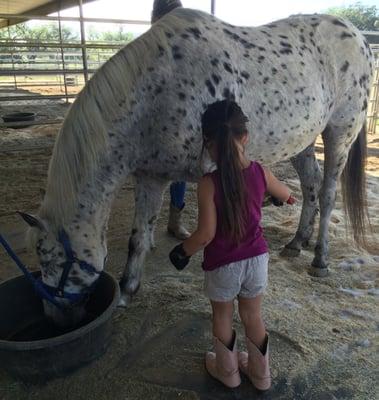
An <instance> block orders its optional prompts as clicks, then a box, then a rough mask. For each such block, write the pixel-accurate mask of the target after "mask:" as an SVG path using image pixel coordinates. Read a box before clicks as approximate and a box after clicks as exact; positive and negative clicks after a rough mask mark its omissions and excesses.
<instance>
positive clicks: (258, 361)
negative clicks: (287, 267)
mask: <svg viewBox="0 0 379 400" xmlns="http://www.w3.org/2000/svg"><path fill="white" fill-rule="evenodd" d="M262 297H263V295H259V296H257V297H254V298H246V297H245V298H243V297H240V298H239V299H238V306H239V314H240V316H241V319H242V322H243V325H244V327H245V333H246V346H247V350H248V352H247V353H246V352H244V351H242V352H240V353H239V357H238V358H239V366H240V369H241V371H242V372H243V373H244V374H245V375H247V376H248V377H249V379H250V380H251V382H252V383H253V385H254V386H255V387H256V388H257V389H259V390H268V389H269V388H270V386H271V375H270V366H269V354H268V353H269V346H268V336H267V335H266V330H265V326H264V323H263V320H262V316H261V304H262Z"/></svg>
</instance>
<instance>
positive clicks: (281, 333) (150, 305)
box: [0, 103, 379, 400]
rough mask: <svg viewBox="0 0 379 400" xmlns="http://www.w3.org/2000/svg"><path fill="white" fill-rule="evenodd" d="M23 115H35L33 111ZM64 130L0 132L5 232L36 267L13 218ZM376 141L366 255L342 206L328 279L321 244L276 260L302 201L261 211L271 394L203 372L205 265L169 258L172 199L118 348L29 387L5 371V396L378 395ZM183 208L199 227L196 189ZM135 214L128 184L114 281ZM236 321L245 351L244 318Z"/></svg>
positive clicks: (9, 271) (122, 196)
mask: <svg viewBox="0 0 379 400" xmlns="http://www.w3.org/2000/svg"><path fill="white" fill-rule="evenodd" d="M49 104H50V106H47V105H44V106H43V107H41V106H38V105H37V106H36V107H37V109H38V110H39V111H40V112H41V109H42V110H43V112H44V113H47V114H50V116H53V117H57V116H59V115H60V116H62V115H64V113H65V112H66V111H67V106H66V105H65V104H58V103H55V104H54V103H49ZM53 104H54V105H53ZM38 107H39V108H38ZM27 108H28V109H29V110H33V106H31V105H28V106H27ZM24 109H25V107H24ZM2 111H3V110H2ZM7 111H9V107H8V109H7ZM58 128H59V126H58V125H54V126H45V127H43V126H42V127H41V126H35V127H31V128H23V129H22V130H20V129H19V130H14V129H3V130H1V131H0V183H1V184H0V230H1V231H2V232H5V234H7V235H8V236H9V238H10V239H11V240H12V242H13V243H14V244H15V245H16V248H17V249H18V252H19V255H20V256H21V258H22V259H23V260H24V261H25V262H31V263H32V260H33V255H32V254H31V253H28V252H27V251H26V249H24V246H23V243H22V235H23V231H24V226H23V224H22V223H21V222H19V221H18V219H17V217H16V216H15V215H14V212H15V211H16V210H22V211H29V212H33V211H34V210H36V209H37V207H38V204H39V201H40V194H39V189H40V188H43V187H44V185H45V182H46V172H47V166H48V160H49V157H50V155H51V150H52V144H53V141H54V137H55V134H56V132H57V130H58ZM369 141H370V143H369V162H368V166H367V172H368V205H369V210H370V215H371V222H372V233H371V234H370V239H371V242H372V244H373V250H374V251H373V252H372V253H371V254H370V253H368V252H366V251H363V250H358V249H356V248H355V246H354V244H353V243H352V242H351V240H350V239H349V238H347V237H346V235H345V223H344V221H345V219H344V215H343V212H342V211H341V210H342V206H341V202H340V199H338V201H337V207H336V210H335V211H334V212H333V215H332V221H331V224H330V274H329V276H328V277H327V278H323V279H318V278H312V277H310V276H309V275H308V274H307V266H309V265H310V262H311V260H312V257H313V251H312V248H313V247H314V240H313V241H312V243H311V247H310V248H309V249H305V250H304V251H303V252H302V253H301V255H300V256H299V257H297V258H293V259H286V258H283V257H281V256H280V255H279V252H280V250H281V248H282V247H283V245H284V244H285V243H287V242H288V241H289V240H290V238H291V236H292V235H293V234H294V232H295V229H296V226H297V221H298V218H299V214H300V205H297V206H295V207H289V206H284V207H282V208H275V207H273V206H270V207H267V208H265V211H264V219H263V225H264V227H265V234H266V237H267V239H268V241H269V243H270V250H271V261H270V284H269V288H268V292H267V295H266V297H265V301H264V306H263V308H264V316H265V320H266V322H267V328H268V331H269V333H270V337H271V364H272V374H273V378H274V379H273V388H272V390H271V391H270V392H269V393H268V394H266V395H264V396H262V395H259V394H257V393H256V392H255V390H254V389H253V388H252V387H251V385H250V384H249V383H248V382H246V381H245V380H244V381H243V383H242V385H241V387H240V388H238V389H236V390H233V391H230V390H227V389H225V388H224V387H223V386H222V385H221V384H219V383H218V382H216V381H214V380H213V379H212V378H210V377H209V376H208V375H207V373H206V371H205V369H204V362H203V356H204V352H205V351H206V350H208V349H209V348H210V343H211V331H210V315H211V313H210V307H209V304H208V302H207V300H206V298H205V297H204V296H203V293H202V282H203V277H202V271H201V267H200V261H201V260H200V257H195V258H194V260H193V261H192V263H191V265H190V267H188V268H187V269H186V270H185V271H183V272H177V271H176V270H175V269H174V268H173V267H172V266H171V265H170V264H169V263H168V258H167V254H168V252H169V250H170V249H171V248H172V247H173V246H174V245H175V244H176V243H177V242H176V241H175V240H174V239H172V238H170V237H168V235H167V234H166V231H165V224H166V221H167V209H168V201H167V198H166V200H165V203H164V207H163V210H162V214H161V218H160V219H159V222H158V226H157V232H156V241H157V246H158V247H157V249H156V250H155V251H154V252H152V253H151V254H150V255H149V256H148V258H147V260H146V263H145V272H144V278H143V285H142V288H141V290H140V292H139V293H138V295H137V296H136V298H135V301H134V303H133V304H132V305H131V306H130V308H129V309H127V310H126V311H125V310H117V312H116V313H115V315H114V318H113V319H114V335H113V341H112V344H111V346H110V348H109V350H108V352H107V353H106V355H105V356H103V357H102V358H101V359H100V360H98V361H96V362H94V363H92V364H91V365H89V366H87V367H84V368H82V369H80V370H79V371H77V372H75V373H74V374H72V375H70V376H68V377H66V378H64V379H63V378H62V379H56V380H54V381H51V382H48V383H46V384H45V385H42V386H26V385H24V384H23V383H21V382H17V381H14V380H13V379H11V378H9V377H8V376H7V375H6V374H5V373H4V372H0V400H18V399H38V400H45V399H46V400H47V399H52V398H54V399H56V400H63V399H70V400H76V399H92V398H94V399H99V400H102V399H117V400H118V399H127V400H132V399H133V400H134V399H145V398H146V399H167V400H170V399H186V400H187V399H188V400H189V399H204V400H205V399H209V400H211V399H256V398H265V399H288V400H293V399H299V400H300V399H304V400H305V399H307V400H329V399H330V400H333V399H362V400H374V399H377V398H378V397H376V396H377V393H378V389H379V388H378V382H377V377H378V376H379V374H378V368H377V366H378V357H377V354H378V340H377V333H378V330H379V316H378V295H379V288H378V287H379V244H378V243H379V161H378V155H379V135H376V136H371V137H369ZM276 171H277V173H278V174H279V175H280V176H281V177H282V178H284V179H285V180H286V181H287V183H288V184H289V185H290V187H291V188H292V189H293V191H294V193H295V195H296V196H297V197H298V198H301V194H300V187H299V182H298V179H297V176H296V174H295V172H294V171H293V169H292V168H291V167H290V165H289V164H288V163H283V164H282V165H280V166H278V167H277V168H276ZM186 201H187V207H186V209H185V222H186V224H187V225H188V226H189V227H190V228H193V227H194V226H195V222H196V203H195V187H194V186H193V185H191V186H190V188H189V190H188V194H187V199H186ZM133 207H134V206H133V183H132V182H128V183H127V184H126V185H125V186H124V187H123V188H122V190H121V191H120V193H119V194H118V196H117V199H116V201H115V204H114V207H113V211H112V215H111V219H110V226H109V232H108V247H109V261H108V267H107V269H108V271H110V272H111V273H113V274H114V275H115V276H120V274H121V272H122V268H123V266H124V264H125V260H126V256H127V240H128V234H129V232H130V230H131V221H132V216H133ZM375 246H376V247H375ZM0 265H1V268H0V281H2V280H4V279H7V278H9V277H12V276H15V275H17V274H18V271H17V270H16V268H15V267H14V265H13V264H12V263H11V262H10V260H8V258H7V257H6V256H5V254H4V252H3V251H1V250H0ZM0 318H1V316H0ZM0 323H1V320H0ZM235 324H236V329H237V331H238V333H239V337H240V344H241V347H244V343H243V340H242V339H243V335H242V329H241V323H240V321H239V319H238V317H237V316H236V318H235Z"/></svg>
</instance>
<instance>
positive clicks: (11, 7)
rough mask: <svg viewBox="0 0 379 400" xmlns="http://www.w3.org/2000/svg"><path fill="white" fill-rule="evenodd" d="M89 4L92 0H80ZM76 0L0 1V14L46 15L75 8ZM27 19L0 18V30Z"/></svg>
mask: <svg viewBox="0 0 379 400" xmlns="http://www.w3.org/2000/svg"><path fill="white" fill-rule="evenodd" d="M82 1H83V4H84V3H89V2H91V1H94V0H82ZM78 4H79V2H78V0H0V14H10V15H23V14H26V15H48V14H51V13H54V12H56V11H58V10H64V9H66V8H70V7H75V6H77V5H78ZM27 20H28V18H25V19H23V20H22V19H19V18H17V19H16V18H11V17H9V18H0V28H3V27H5V26H9V25H14V24H18V23H19V22H23V21H27Z"/></svg>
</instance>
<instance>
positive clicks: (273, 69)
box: [271, 67, 278, 75]
mask: <svg viewBox="0 0 379 400" xmlns="http://www.w3.org/2000/svg"><path fill="white" fill-rule="evenodd" d="M271 72H272V74H273V75H276V73H277V72H278V70H277V69H276V68H275V67H274V68H272V69H271Z"/></svg>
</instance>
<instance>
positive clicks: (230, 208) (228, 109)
mask: <svg viewBox="0 0 379 400" xmlns="http://www.w3.org/2000/svg"><path fill="white" fill-rule="evenodd" d="M247 122H248V119H247V117H246V116H245V114H244V113H243V111H242V110H241V108H240V107H239V105H238V104H237V103H235V102H234V101H230V100H222V101H217V102H215V103H213V104H211V105H209V106H208V108H207V110H206V111H205V113H204V114H203V116H202V119H201V123H202V131H203V140H204V145H205V146H206V145H207V144H209V143H214V144H215V145H216V151H217V161H216V162H217V169H218V171H219V174H220V180H221V197H222V205H223V207H222V211H221V212H222V219H221V221H218V223H220V224H221V231H222V232H223V234H227V235H228V236H230V237H231V238H232V240H233V241H235V242H236V243H239V242H240V241H241V239H242V238H243V237H244V234H245V232H246V215H247V192H246V188H245V181H244V176H243V172H242V170H243V166H242V164H241V160H240V155H239V151H238V146H237V140H238V139H241V138H242V136H243V135H245V134H246V133H247V127H246V123H247Z"/></svg>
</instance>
